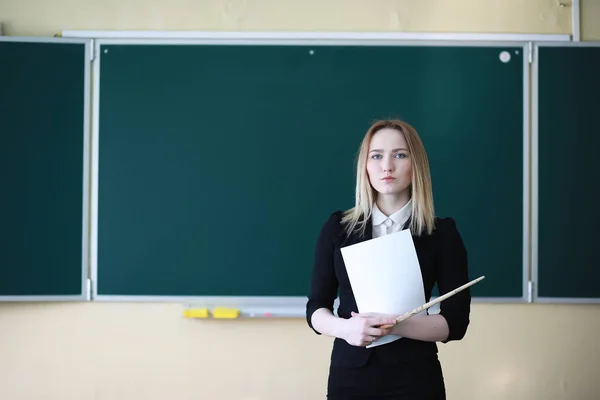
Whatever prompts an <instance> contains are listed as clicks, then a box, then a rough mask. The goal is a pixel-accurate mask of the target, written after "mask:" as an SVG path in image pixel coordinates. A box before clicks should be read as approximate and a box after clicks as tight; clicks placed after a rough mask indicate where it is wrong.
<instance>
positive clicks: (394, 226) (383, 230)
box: [372, 199, 412, 239]
mask: <svg viewBox="0 0 600 400" xmlns="http://www.w3.org/2000/svg"><path fill="white" fill-rule="evenodd" d="M411 211H412V199H410V200H409V201H408V203H406V205H405V206H404V207H402V208H401V209H400V210H398V211H396V212H395V213H393V214H392V215H390V216H389V217H388V216H387V215H385V214H384V213H382V212H381V210H380V209H379V208H378V207H377V204H373V216H372V224H373V239H375V238H378V237H380V236H384V235H388V234H390V233H395V232H399V231H400V230H402V227H403V226H404V224H405V223H406V221H408V218H410V214H411Z"/></svg>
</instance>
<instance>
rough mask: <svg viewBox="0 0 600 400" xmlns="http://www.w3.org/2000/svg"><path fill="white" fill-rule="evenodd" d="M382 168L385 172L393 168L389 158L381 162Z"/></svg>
mask: <svg viewBox="0 0 600 400" xmlns="http://www.w3.org/2000/svg"><path fill="white" fill-rule="evenodd" d="M383 170H384V171H385V172H390V171H393V170H394V163H393V162H392V161H391V160H390V159H389V158H386V159H385V160H384V162H383Z"/></svg>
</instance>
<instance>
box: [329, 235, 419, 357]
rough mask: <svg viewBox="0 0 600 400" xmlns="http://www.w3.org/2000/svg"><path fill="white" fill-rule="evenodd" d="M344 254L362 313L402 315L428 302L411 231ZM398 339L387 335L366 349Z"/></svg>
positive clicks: (363, 244)
mask: <svg viewBox="0 0 600 400" xmlns="http://www.w3.org/2000/svg"><path fill="white" fill-rule="evenodd" d="M341 252H342V257H343V258H344V263H345V264H346V270H347V272H348V277H349V279H350V284H351V285H352V291H353V292H354V298H355V299H356V304H357V306H358V311H359V312H361V313H367V312H376V313H384V314H393V315H400V314H404V313H406V312H409V311H411V310H413V309H414V308H416V307H419V306H421V305H423V304H424V303H425V295H424V290H423V278H422V277H421V268H420V266H419V259H418V257H417V251H416V250H415V246H414V243H413V240H412V236H411V233H410V230H408V229H405V230H403V231H400V232H396V233H392V234H389V235H384V236H381V237H379V238H376V239H371V240H367V241H364V242H360V243H357V244H354V245H351V246H347V247H343V248H342V249H341ZM421 314H426V311H423V312H422V313H421ZM398 339H400V336H397V335H387V336H384V337H382V338H381V339H379V340H378V341H377V342H375V343H373V344H371V345H369V346H367V347H373V346H381V345H383V344H386V343H391V342H393V341H395V340H398Z"/></svg>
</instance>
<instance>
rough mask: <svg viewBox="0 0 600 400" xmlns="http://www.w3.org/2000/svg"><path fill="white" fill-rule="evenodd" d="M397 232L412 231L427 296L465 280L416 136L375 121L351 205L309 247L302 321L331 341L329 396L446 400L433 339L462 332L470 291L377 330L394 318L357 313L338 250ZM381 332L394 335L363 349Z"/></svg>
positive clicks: (462, 256)
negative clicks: (428, 312)
mask: <svg viewBox="0 0 600 400" xmlns="http://www.w3.org/2000/svg"><path fill="white" fill-rule="evenodd" d="M401 229H410V231H411V234H412V237H413V241H414V244H415V248H416V251H417V255H418V259H419V264H420V268H421V273H422V276H423V284H424V288H425V298H426V299H427V301H429V299H430V298H431V291H432V288H433V286H434V284H436V283H437V285H438V290H439V292H440V294H444V293H446V292H448V291H451V290H453V289H455V288H457V287H459V286H461V285H463V284H465V283H467V282H468V281H469V276H468V268H467V253H466V249H465V247H464V245H463V241H462V239H461V236H460V233H459V232H458V230H457V227H456V225H455V222H454V220H453V219H451V218H437V217H435V216H434V207H433V196H432V190H431V178H430V173H429V164H428V159H427V154H426V152H425V148H424V146H423V143H422V142H421V139H420V138H419V136H418V134H417V132H416V131H415V129H414V128H413V127H412V126H410V125H409V124H408V123H406V122H404V121H399V120H383V121H378V122H376V123H375V124H374V125H373V126H371V128H370V129H369V130H368V132H367V133H366V135H365V137H364V139H363V141H362V143H361V146H360V152H359V155H358V163H357V174H356V202H355V206H354V207H353V208H352V209H350V210H347V211H337V212H335V213H333V214H332V215H331V216H330V217H329V218H328V220H327V221H326V222H325V224H324V226H323V227H322V229H321V232H320V234H319V237H318V240H317V244H316V249H315V259H314V268H313V273H312V278H311V282H310V293H309V296H308V302H307V306H306V318H307V322H308V325H309V326H310V327H311V328H312V329H313V330H314V331H315V332H316V333H317V334H323V335H327V336H331V337H334V338H335V340H334V344H333V350H332V353H331V363H330V368H329V378H328V384H327V396H328V399H330V400H337V399H344V400H351V399H411V400H416V399H423V400H425V399H427V400H442V399H445V398H446V394H445V385H444V378H443V375H442V370H441V366H440V363H439V361H438V356H437V344H436V342H443V343H447V342H449V341H453V340H460V339H462V338H463V337H464V335H465V333H466V331H467V326H468V325H469V313H470V304H471V294H470V291H469V290H468V289H466V290H464V291H462V292H459V293H458V294H456V295H454V296H453V297H450V298H449V299H447V300H446V301H444V302H443V303H442V304H441V306H440V313H439V314H435V315H421V316H415V317H413V318H411V319H408V320H406V321H404V322H402V323H400V324H396V325H394V326H393V327H392V328H387V329H382V328H381V327H380V326H381V325H385V324H391V323H394V317H395V316H390V315H381V314H373V313H371V314H359V313H358V310H357V306H356V301H355V299H354V295H353V294H352V288H351V286H350V281H349V279H348V275H347V273H346V269H345V266H344V261H343V258H342V255H341V253H340V248H342V247H344V246H348V245H352V244H355V243H358V242H361V241H365V240H369V239H372V238H376V237H379V236H382V235H386V234H390V233H393V232H397V231H399V230H401ZM338 292H339V300H340V303H339V307H338V312H337V314H338V316H335V315H334V314H333V303H334V300H335V298H336V297H338ZM390 333H391V334H396V335H399V336H401V337H402V339H399V340H396V341H394V342H392V343H388V344H385V345H382V346H375V347H372V348H366V346H367V345H369V344H370V343H373V342H374V341H376V340H377V339H378V338H380V337H382V336H385V335H387V334H390Z"/></svg>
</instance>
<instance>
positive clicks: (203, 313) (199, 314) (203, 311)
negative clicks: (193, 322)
mask: <svg viewBox="0 0 600 400" xmlns="http://www.w3.org/2000/svg"><path fill="white" fill-rule="evenodd" d="M183 316H184V317H186V318H208V317H209V313H208V308H188V309H187V310H185V311H184V312H183Z"/></svg>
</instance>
